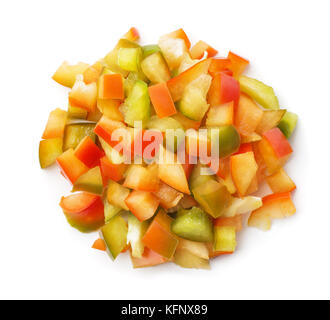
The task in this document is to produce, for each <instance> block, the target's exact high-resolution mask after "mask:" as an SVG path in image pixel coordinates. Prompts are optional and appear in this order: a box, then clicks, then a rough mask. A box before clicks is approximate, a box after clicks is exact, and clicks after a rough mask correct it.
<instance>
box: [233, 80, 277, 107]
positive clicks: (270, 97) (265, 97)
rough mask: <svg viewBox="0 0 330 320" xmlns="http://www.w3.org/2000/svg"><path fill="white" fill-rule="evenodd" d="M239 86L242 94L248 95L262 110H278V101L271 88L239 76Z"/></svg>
mask: <svg viewBox="0 0 330 320" xmlns="http://www.w3.org/2000/svg"><path fill="white" fill-rule="evenodd" d="M239 84H240V86H241V91H242V92H244V93H246V94H248V95H249V96H250V97H251V98H253V99H254V100H255V101H257V102H258V103H260V104H261V105H262V106H263V107H264V108H266V109H274V110H277V109H279V108H280V106H279V103H278V99H277V97H276V95H275V93H274V90H273V88H272V87H270V86H267V85H266V84H264V83H262V82H261V81H259V80H256V79H253V78H249V77H247V76H240V77H239Z"/></svg>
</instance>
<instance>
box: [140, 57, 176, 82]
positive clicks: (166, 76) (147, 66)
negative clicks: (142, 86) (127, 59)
mask: <svg viewBox="0 0 330 320" xmlns="http://www.w3.org/2000/svg"><path fill="white" fill-rule="evenodd" d="M141 69H142V71H143V73H144V74H145V75H146V77H147V78H148V79H149V80H150V81H151V82H152V83H155V84H157V83H163V82H167V81H168V80H170V79H171V74H170V70H169V69H168V66H167V64H166V61H165V60H164V58H163V56H162V54H161V53H160V52H158V51H157V52H155V53H153V54H150V55H148V56H147V57H146V58H145V59H144V60H143V61H142V62H141Z"/></svg>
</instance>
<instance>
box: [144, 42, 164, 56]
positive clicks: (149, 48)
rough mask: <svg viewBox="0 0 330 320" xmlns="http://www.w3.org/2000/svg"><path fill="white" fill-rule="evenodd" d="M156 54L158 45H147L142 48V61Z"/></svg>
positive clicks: (158, 49) (158, 50)
mask: <svg viewBox="0 0 330 320" xmlns="http://www.w3.org/2000/svg"><path fill="white" fill-rule="evenodd" d="M156 52H160V48H159V45H157V44H148V45H146V46H143V47H142V53H143V54H142V56H143V59H145V58H146V57H149V56H150V55H152V54H153V53H156Z"/></svg>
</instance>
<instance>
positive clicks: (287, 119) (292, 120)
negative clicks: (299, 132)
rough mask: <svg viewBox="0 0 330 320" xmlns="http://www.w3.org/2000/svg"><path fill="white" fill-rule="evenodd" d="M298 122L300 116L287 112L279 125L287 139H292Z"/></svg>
mask: <svg viewBox="0 0 330 320" xmlns="http://www.w3.org/2000/svg"><path fill="white" fill-rule="evenodd" d="M297 121H298V116H297V115H296V114H295V113H293V112H289V111H287V112H286V113H285V114H284V116H283V118H282V119H281V121H280V123H279V124H278V127H279V128H280V130H281V131H282V132H283V134H284V135H285V136H286V138H287V139H289V138H290V137H291V135H292V133H293V131H294V129H295V128H296V125H297Z"/></svg>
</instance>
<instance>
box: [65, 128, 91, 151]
mask: <svg viewBox="0 0 330 320" xmlns="http://www.w3.org/2000/svg"><path fill="white" fill-rule="evenodd" d="M94 128H95V124H94V123H90V122H85V123H83V122H81V123H79V122H78V123H72V124H68V125H67V126H66V128H65V134H64V142H63V150H64V151H66V150H68V149H71V148H72V149H75V148H76V147H77V146H78V145H79V143H80V142H81V141H82V140H83V139H84V138H85V137H86V136H88V137H90V138H91V139H92V141H93V142H95V133H94Z"/></svg>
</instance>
